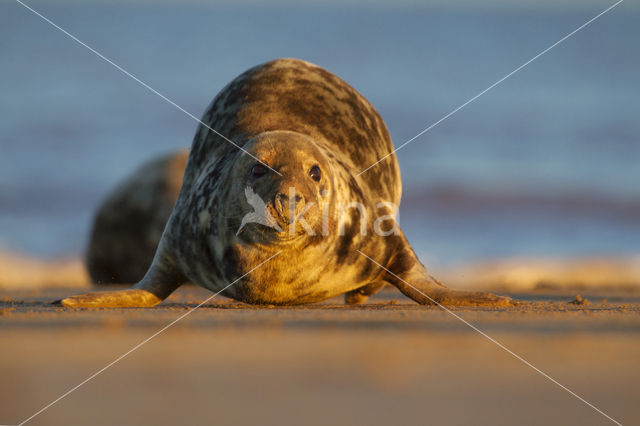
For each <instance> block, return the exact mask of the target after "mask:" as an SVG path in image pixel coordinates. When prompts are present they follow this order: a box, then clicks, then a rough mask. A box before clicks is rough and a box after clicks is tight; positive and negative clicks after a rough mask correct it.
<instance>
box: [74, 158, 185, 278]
mask: <svg viewBox="0 0 640 426" xmlns="http://www.w3.org/2000/svg"><path fill="white" fill-rule="evenodd" d="M188 155H189V152H188V151H187V150H183V151H179V152H175V153H171V154H168V155H164V156H162V157H160V158H157V159H154V160H152V161H150V162H148V163H146V164H144V165H143V166H141V167H140V168H139V169H137V170H136V171H135V172H134V173H132V174H131V175H130V176H127V177H126V178H125V179H124V180H123V181H122V182H120V183H119V184H118V185H117V186H116V188H114V190H113V191H111V193H109V195H108V196H107V197H106V198H105V200H104V201H103V202H102V203H101V205H100V207H99V208H98V211H97V213H96V215H95V218H94V222H93V226H92V229H91V235H90V237H89V244H88V247H87V252H86V266H87V270H88V272H89V275H90V277H91V280H92V281H93V282H94V283H97V284H125V283H128V284H133V283H137V282H138V281H140V280H141V279H142V277H144V274H145V273H146V272H147V269H149V266H151V262H152V261H153V256H154V255H155V253H156V249H157V248H158V243H159V242H160V238H161V237H162V231H163V230H164V228H165V225H166V224H167V221H168V220H169V217H170V216H171V212H172V211H173V206H174V205H175V202H176V199H177V198H178V194H179V193H180V187H181V186H182V178H183V176H184V168H185V165H186V163H187V157H188Z"/></svg>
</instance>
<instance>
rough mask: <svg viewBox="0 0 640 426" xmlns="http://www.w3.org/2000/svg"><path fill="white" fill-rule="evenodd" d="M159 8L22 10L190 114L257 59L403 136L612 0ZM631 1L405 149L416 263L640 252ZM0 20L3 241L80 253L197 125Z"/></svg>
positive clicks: (638, 57)
mask: <svg viewBox="0 0 640 426" xmlns="http://www.w3.org/2000/svg"><path fill="white" fill-rule="evenodd" d="M160 3H161V4H162V6H163V7H156V6H158V4H157V3H156V2H153V4H151V3H150V2H148V1H147V0H137V1H135V2H132V3H130V2H126V3H125V2H102V1H98V2H92V3H90V4H87V3H84V2H83V3H81V4H80V3H78V2H76V1H71V0H64V1H63V0H58V1H54V2H42V1H35V2H28V3H27V4H29V5H31V6H33V7H34V8H35V9H36V10H38V11H39V12H40V13H42V14H43V15H45V16H46V17H48V18H49V19H51V20H52V21H54V22H55V23H57V24H59V25H60V26H62V27H63V28H64V29H66V30H68V31H69V32H70V33H72V34H74V35H75V36H77V37H78V38H79V39H80V40H82V41H84V42H86V43H87V44H89V45H90V46H92V47H93V48H95V49H96V50H98V51H99V52H101V53H103V54H104V55H105V56H107V57H108V58H110V59H112V60H113V61H114V62H115V63H117V64H118V65H121V66H122V67H123V68H124V69H126V70H128V71H130V72H131V73H132V74H134V75H136V76H137V77H138V78H140V79H141V80H142V81H144V82H146V83H148V84H149V85H150V86H151V87H153V88H155V89H157V90H158V91H159V92H161V93H162V94H164V95H166V96H167V97H168V98H170V99H171V100H173V101H174V102H176V103H177V104H178V105H180V106H182V107H184V108H185V109H186V110H188V111H189V112H191V113H193V114H194V115H195V116H197V117H200V116H201V114H202V112H203V111H204V109H205V108H206V106H207V105H208V103H209V102H210V101H211V99H213V97H214V96H215V94H216V93H217V92H218V91H219V90H220V89H221V88H222V87H223V86H224V85H225V84H226V83H227V82H228V81H230V80H231V79H233V78H234V77H235V76H237V75H238V74H240V73H241V72H243V71H244V70H245V69H247V68H249V67H251V66H254V65H256V64H259V63H262V62H265V61H267V60H270V59H274V58H276V57H299V58H300V59H305V60H308V61H311V62H314V63H316V64H318V65H320V66H322V67H324V68H327V69H328V70H330V71H331V72H333V73H334V74H336V75H338V76H340V77H341V78H343V79H344V80H346V81H347V82H348V83H350V84H351V85H352V86H354V87H355V88H356V89H357V90H359V91H360V92H361V93H362V94H363V95H364V96H365V97H367V98H368V99H369V100H370V101H371V103H372V104H373V105H374V106H375V107H376V108H378V110H379V111H380V113H381V115H382V117H383V118H384V120H385V121H386V123H387V126H388V128H389V131H390V133H391V136H392V138H393V140H394V144H395V146H396V147H397V146H399V145H401V144H402V143H403V142H404V141H406V140H408V139H410V138H411V137H413V136H414V135H416V134H417V133H418V132H420V131H421V130H422V129H424V128H426V127H428V126H429V125H431V124H432V123H434V122H436V121H437V120H439V119H440V118H441V117H443V116H444V115H446V114H447V113H449V112H450V111H451V110H453V109H454V108H456V107H457V106H459V105H461V104H463V103H464V102H466V101H467V100H468V99H470V98H472V97H473V96H475V95H476V94H478V93H479V92H480V91H482V90H484V89H485V88H487V87H488V86H490V85H491V84H493V83H494V82H495V81H497V80H498V79H500V78H502V77H503V76H505V75H506V74H508V73H510V72H511V71H513V70H514V69H515V68H517V67H518V66H520V65H521V64H522V63H524V62H525V61H527V60H529V59H530V58H532V57H533V56H535V55H536V54H538V53H539V52H541V51H542V50H544V49H545V48H547V47H548V46H549V45H551V44H553V43H555V42H556V41H558V40H559V39H560V38H562V37H564V36H565V35H566V34H568V33H569V32H571V31H573V30H574V29H575V28H577V27H579V26H580V25H582V24H584V23H585V22H586V21H587V20H589V19H591V18H593V17H594V16H595V15H597V14H598V13H600V12H601V11H602V10H604V9H605V8H607V7H608V6H610V5H612V4H613V2H610V3H609V2H600V1H588V2H577V1H571V2H552V1H550V0H548V1H543V2H533V1H529V0H528V1H525V2H516V3H514V2H506V1H499V0H495V1H490V2H486V3H482V4H481V5H480V4H477V3H475V2H469V1H462V0H457V1H453V2H445V1H435V2H428V4H419V5H418V4H416V2H412V1H403V2H401V4H402V7H401V8H392V7H390V6H387V5H386V4H384V3H383V2H373V3H371V2H362V1H356V0H351V1H349V2H347V3H348V7H342V6H340V5H338V3H337V1H336V2H330V3H324V4H323V5H318V4H314V5H313V6H309V5H307V4H305V5H301V4H297V3H296V5H295V6H294V5H293V4H292V2H289V1H278V2H275V3H272V4H270V5H269V6H265V5H263V4H262V3H260V4H257V3H255V2H252V1H243V2H240V3H235V2H229V1H225V2H222V6H220V4H216V5H208V4H207V5H205V4H203V3H201V2H200V1H199V0H190V1H188V2H180V3H177V2H173V1H162V2H160ZM340 4H342V2H341V3H340ZM164 6H171V7H164ZM637 10H638V9H637V5H634V4H633V3H632V2H624V3H622V4H621V5H619V6H618V7H616V8H615V9H613V10H611V11H610V12H609V13H607V14H605V15H604V16H602V17H601V18H600V19H598V20H597V21H595V22H594V23H592V24H591V25H590V26H588V27H586V28H585V29H583V30H582V31H580V32H579V33H577V34H575V35H574V36H573V37H571V38H570V39H568V40H566V41H565V42H564V43H562V44H560V45H558V46H557V47H556V48H554V49H553V50H551V51H549V52H548V53H547V54H545V55H543V56H542V57H540V58H539V59H537V60H536V61H534V62H533V63H531V64H530V65H529V66H527V67H526V68H524V69H522V70H521V71H520V72H518V73H516V74H515V75H513V76H512V77H510V78H509V79H507V80H506V81H504V82H503V83H502V84H500V85H498V86H497V87H495V88H494V89H492V90H491V91H489V92H487V93H486V94H484V95H483V96H481V97H480V98H478V99H477V100H476V101H475V102H473V103H471V104H469V105H468V106H467V107H465V108H464V109H462V110H460V111H459V112H458V113H456V114H455V115H453V116H451V117H450V118H449V119H447V120H446V121H444V122H442V123H440V124H439V125H438V126H436V127H435V128H433V129H432V130H431V131H429V132H427V133H426V134H425V135H423V136H421V137H420V138H418V139H417V140H415V141H414V142H413V143H411V144H409V145H408V146H406V147H405V148H403V149H401V150H400V151H399V152H398V159H399V161H400V166H401V170H402V176H403V202H402V205H401V211H400V224H401V226H402V228H403V229H404V231H405V233H406V234H407V235H408V237H409V239H410V241H411V242H412V244H413V246H414V248H415V249H416V251H417V252H418V254H419V255H420V256H421V258H422V260H423V261H424V262H425V263H427V264H450V263H455V262H466V261H478V260H482V259H494V258H504V257H514V256H550V257H553V256H558V257H576V256H592V255H603V256H617V255H636V254H639V253H640V186H639V185H638V183H637V182H640V167H638V160H639V159H640V123H639V122H638V119H637V117H638V113H639V112H640V104H639V102H638V100H639V99H638V93H639V92H638V88H639V85H638V83H640V77H638V72H637V70H638V66H639V65H640V52H639V50H638V48H637V43H638V40H640V27H638V25H637V18H638V14H637ZM0 34H1V35H2V37H1V38H0V58H2V61H1V64H2V67H0V89H1V90H2V93H3V94H4V96H3V97H2V98H0V117H2V118H1V119H0V153H1V154H0V249H5V250H11V251H17V252H23V253H26V254H30V255H37V256H45V257H55V256H77V255H81V254H82V252H83V250H84V246H85V245H86V240H87V238H88V234H89V228H90V224H91V220H92V215H93V213H94V212H95V210H96V209H97V207H98V204H99V202H100V201H101V200H102V199H103V198H104V197H105V196H106V194H107V193H108V192H109V191H110V190H111V189H112V188H113V187H114V185H115V184H117V182H119V181H120V180H122V179H123V178H124V177H125V176H126V175H128V174H129V173H131V172H133V171H134V170H135V169H136V168H137V167H139V166H140V165H142V163H143V162H145V161H148V160H150V159H152V158H154V157H156V156H158V155H160V154H163V153H166V152H170V151H172V150H177V149H181V148H185V147H188V146H189V145H190V143H191V139H192V137H193V134H194V132H195V129H196V126H197V123H196V122H195V121H194V120H192V119H191V118H189V117H188V116H186V115H185V114H184V113H182V112H180V111H178V110H177V109H175V108H174V107H172V106H171V105H168V104H167V103H166V102H165V101H163V100H162V99H160V98H159V97H157V96H156V95H154V94H152V93H150V92H149V91H147V90H146V89H144V88H143V87H141V86H140V85H139V84H138V83H136V82H134V81H133V80H131V79H130V78H128V77H126V76H124V75H123V74H121V73H120V72H119V71H117V70H116V69H114V68H113V67H112V66H111V65H109V64H107V63H105V62H104V61H102V60H101V59H99V58H97V57H96V56H95V55H94V54H92V53H91V52H89V51H88V50H86V49H85V48H83V47H81V46H79V45H78V44H77V43H75V42H74V41H73V40H71V39H69V38H68V37H67V36H65V35H64V34H62V33H60V32H59V31H58V30H56V29H54V28H53V27H51V26H50V25H49V24H47V23H46V22H44V21H42V20H41V19H40V18H39V17H37V16H35V15H34V14H32V13H31V12H29V11H28V10H26V9H25V8H23V7H22V6H20V5H19V4H18V3H15V2H4V3H2V4H1V5H0Z"/></svg>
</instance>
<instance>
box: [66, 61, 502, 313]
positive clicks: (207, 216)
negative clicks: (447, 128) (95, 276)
mask: <svg viewBox="0 0 640 426" xmlns="http://www.w3.org/2000/svg"><path fill="white" fill-rule="evenodd" d="M202 120H203V122H204V123H206V124H207V125H208V126H209V127H211V128H214V129H216V130H217V131H219V132H220V133H221V134H224V135H225V136H227V137H228V138H230V139H231V140H233V141H234V142H235V143H236V144H238V145H239V146H241V147H242V148H243V149H244V150H246V151H248V152H249V153H250V154H251V155H248V154H247V153H246V152H243V151H241V150H239V149H238V148H237V147H234V146H233V145H232V144H230V143H229V142H227V141H225V140H224V139H223V138H221V137H220V136H219V135H217V134H216V133H214V132H212V131H211V130H209V129H208V128H207V127H205V126H202V125H201V126H200V127H199V129H198V131H197V132H196V135H195V138H194V141H193V145H192V150H191V153H190V155H189V160H188V163H187V168H186V172H185V176H184V182H183V186H182V190H181V192H180V195H179V197H178V201H177V202H176V206H175V208H174V210H173V213H172V215H171V218H170V219H169V222H168V224H167V227H166V229H165V232H164V234H163V237H162V240H161V242H160V245H159V247H158V250H157V252H156V256H155V259H154V262H153V265H152V266H151V268H150V269H149V271H148V273H147V275H146V276H145V278H144V279H143V280H142V281H141V282H140V283H139V284H138V285H136V286H135V287H134V289H137V290H143V291H147V292H149V293H151V294H152V295H154V296H157V299H158V300H161V299H163V298H164V297H166V295H168V294H169V293H170V292H171V291H173V289H175V288H177V287H178V286H179V285H181V284H182V283H183V282H185V281H191V282H193V283H195V284H198V285H200V286H203V287H206V288H208V289H210V290H212V291H220V290H222V289H223V288H224V287H225V286H227V285H228V284H229V283H231V282H233V281H235V280H237V279H238V278H239V277H241V276H243V275H244V274H247V273H248V272H249V271H250V270H252V268H254V267H256V266H257V265H259V264H261V263H262V262H264V261H266V260H267V259H269V258H270V257H271V256H273V255H274V254H276V253H280V254H278V255H277V256H276V257H275V258H273V259H271V260H270V261H268V262H267V263H265V264H264V265H263V266H261V267H260V268H258V269H256V270H254V271H252V272H250V273H248V274H247V275H246V276H245V277H244V278H242V279H240V280H239V281H238V282H237V283H235V284H234V285H233V286H231V287H229V288H228V289H226V290H224V292H223V294H224V295H225V296H228V297H232V298H234V299H236V300H240V301H244V302H247V303H258V304H300V303H311V302H316V301H320V300H324V299H328V298H331V297H334V296H337V295H339V294H343V293H348V297H347V299H346V300H347V302H353V303H356V302H361V301H363V300H364V298H366V296H367V295H369V294H372V293H374V292H375V291H377V289H378V288H380V287H381V286H382V285H384V283H390V284H393V285H395V286H396V287H398V288H399V289H400V290H401V291H402V292H403V293H404V294H406V295H407V296H409V297H411V298H412V299H414V300H416V301H418V302H419V303H433V301H442V302H446V303H452V304H505V303H508V301H507V299H504V298H499V297H497V296H493V295H488V294H484V293H467V292H456V291H454V290H450V289H447V288H446V287H444V286H442V285H441V284H440V283H438V282H437V281H436V280H434V279H433V278H432V277H430V276H429V275H428V274H427V272H426V270H425V268H424V266H423V265H422V264H421V263H420V262H419V261H418V259H417V257H416V255H415V253H414V252H413V250H412V249H411V247H410V245H409V243H408V242H407V240H406V239H405V237H404V235H402V232H400V231H399V230H398V231H397V232H396V233H394V234H392V235H390V236H386V237H382V236H378V235H376V233H375V232H374V229H373V226H374V219H375V218H376V217H379V216H380V215H381V214H389V215H393V214H395V212H392V211H390V210H389V208H388V207H387V206H380V205H379V204H378V203H380V202H386V203H392V204H394V205H398V204H399V202H400V195H401V180H400V170H399V167H398V162H397V159H396V156H395V155H391V156H389V157H388V158H386V159H385V160H384V161H382V162H381V163H379V164H378V165H376V166H375V167H374V168H372V169H371V170H369V171H367V173H364V174H362V175H358V173H359V172H360V171H361V170H363V169H365V168H366V167H368V166H369V165H370V164H372V163H374V162H375V161H377V160H378V159H379V158H381V157H383V156H384V155H386V154H387V153H389V152H391V151H392V150H393V144H392V142H391V138H390V137H389V133H388V131H387V129H386V126H385V124H384V122H383V121H382V118H381V117H380V115H379V114H378V112H377V111H376V109H375V108H374V107H373V106H372V105H371V104H370V103H369V102H368V101H367V100H366V99H365V98H364V97H363V96H362V95H361V94H359V93H358V92H357V91H356V90H355V89H353V88H352V87H351V86H349V85H348V84H347V83H345V82H344V81H343V80H341V79H340V78H338V77H336V76H335V75H333V74H331V73H330V72H328V71H326V70H324V69H322V68H320V67H318V66H315V65H313V64H310V63H308V62H304V61H300V60H296V59H279V60H275V61H272V62H268V63H266V64H263V65H259V66H257V67H254V68H252V69H250V70H248V71H246V72H245V73H243V74H241V75H240V76H239V77H237V78H236V79H235V80H233V81H232V82H231V83H229V84H228V85H227V86H226V87H225V88H224V89H223V90H222V91H221V92H220V93H219V94H218V95H217V96H216V98H215V99H214V100H213V102H212V103H211V105H210V106H209V108H208V109H207V112H206V113H205V114H204V116H203V119H202ZM254 157H256V158H258V159H259V160H260V161H261V162H263V163H265V164H267V165H268V166H269V167H271V168H273V169H275V170H277V171H278V172H279V173H280V175H278V174H276V173H274V172H269V173H267V174H266V175H265V176H262V177H259V178H256V177H255V176H253V175H252V174H251V173H250V170H251V167H252V165H254V164H255V163H256V160H255V159H254ZM313 165H319V167H320V169H321V170H322V171H323V176H322V179H321V180H320V181H318V182H316V181H314V180H312V179H310V177H309V175H308V171H309V168H310V167H312V166H313ZM246 186H250V187H251V188H253V190H254V191H255V192H256V193H257V194H259V195H260V196H261V197H262V198H263V199H264V200H265V201H271V200H274V199H275V198H274V197H276V198H277V197H278V194H286V193H287V188H289V187H291V186H293V187H295V188H296V191H297V192H298V193H299V194H301V196H302V198H301V199H302V200H303V202H305V203H307V204H311V203H312V205H311V207H310V208H309V210H308V212H307V214H306V215H305V217H304V218H305V219H306V220H307V222H308V223H309V226H310V227H311V228H313V230H314V231H316V235H315V236H312V235H309V234H307V233H305V232H302V230H301V229H298V228H294V229H293V231H292V232H289V231H290V229H289V228H288V224H287V223H286V221H281V225H282V226H283V227H284V228H285V231H286V232H283V233H276V232H274V231H273V230H270V229H267V228H265V227H264V226H262V225H255V224H252V225H251V226H248V227H247V228H246V229H245V230H243V231H242V232H240V233H238V234H237V235H236V233H237V230H238V229H239V227H240V224H241V219H242V217H243V216H244V214H246V213H247V211H250V208H249V206H248V205H247V203H246V200H245V198H244V188H245V187H246ZM350 203H360V204H361V205H364V206H366V207H367V209H366V212H365V216H363V215H362V213H361V212H360V211H359V210H357V209H349V210H347V211H346V212H345V214H344V215H342V214H340V213H341V210H340V208H341V206H345V205H349V204H350ZM277 205H278V204H277V203H271V204H270V208H271V209H273V210H272V211H273V213H274V214H276V216H277V215H278V211H277ZM323 212H328V216H329V224H330V228H331V229H330V230H329V233H328V235H322V230H321V229H320V228H321V226H322V214H323ZM280 219H282V217H280ZM296 226H298V225H296ZM361 226H364V227H365V231H366V235H362V232H361V231H362V229H361ZM338 229H341V230H343V232H342V235H341V234H340V233H339V232H338ZM359 251H360V252H362V253H364V254H366V255H367V256H370V257H371V258H372V259H375V260H376V262H379V263H380V264H382V265H384V266H385V267H386V268H388V269H389V270H391V271H392V272H393V274H389V273H388V272H386V271H385V270H384V269H382V268H380V267H379V266H377V265H376V264H375V263H373V262H371V261H370V260H369V259H367V258H366V257H365V256H363V255H362V254H361V253H359ZM407 283H410V285H407ZM118 294H121V295H122V296H121V297H122V298H127V297H128V296H127V295H126V294H125V293H119V292H115V293H113V294H112V295H111V296H109V297H112V298H115V299H118V297H119V296H118ZM137 297H138V298H137V299H136V300H137V301H136V302H132V305H133V306H140V302H139V299H140V298H139V296H137ZM97 299H98V296H93V294H92V293H90V294H87V295H81V296H74V297H72V298H68V299H64V300H63V304H65V305H69V306H92V305H93V306H95V305H98V306H107V305H109V303H106V302H105V301H104V300H105V297H104V296H101V297H100V299H99V300H100V302H97V303H92V301H94V300H97ZM150 300H152V298H150ZM112 304H113V303H112ZM151 304H153V303H151V302H149V305H151ZM118 306H121V305H118Z"/></svg>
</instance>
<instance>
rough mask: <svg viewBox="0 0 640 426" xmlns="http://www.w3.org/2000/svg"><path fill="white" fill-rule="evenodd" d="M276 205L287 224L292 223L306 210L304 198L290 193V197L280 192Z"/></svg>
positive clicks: (276, 198) (275, 201) (293, 192)
mask: <svg viewBox="0 0 640 426" xmlns="http://www.w3.org/2000/svg"><path fill="white" fill-rule="evenodd" d="M274 204H275V207H276V209H277V210H278V213H280V216H281V217H282V218H283V219H284V220H285V221H286V222H287V223H292V222H293V221H294V220H295V219H296V218H297V217H298V215H299V214H300V212H301V211H302V209H303V208H304V204H305V202H304V197H302V196H300V195H298V194H296V193H295V191H294V190H292V191H289V195H287V194H285V193H283V192H279V193H278V194H276V197H275V200H274Z"/></svg>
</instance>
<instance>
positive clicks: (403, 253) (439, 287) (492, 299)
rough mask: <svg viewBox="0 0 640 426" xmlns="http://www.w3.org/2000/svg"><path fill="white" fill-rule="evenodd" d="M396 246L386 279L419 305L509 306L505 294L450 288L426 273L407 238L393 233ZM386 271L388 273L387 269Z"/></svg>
mask: <svg viewBox="0 0 640 426" xmlns="http://www.w3.org/2000/svg"><path fill="white" fill-rule="evenodd" d="M395 238H398V239H399V240H398V241H397V242H398V244H397V247H398V248H397V250H396V252H395V253H394V254H393V256H392V257H391V259H390V261H389V264H388V266H387V269H388V271H387V276H386V277H385V280H387V281H388V282H389V283H390V284H392V285H394V286H395V287H396V288H398V290H400V291H401V292H402V293H403V294H404V295H405V296H407V297H409V298H411V299H413V300H415V301H416V302H418V303H420V304H421V305H448V306H453V305H456V306H513V305H514V303H513V302H512V301H511V298H509V297H503V296H497V295H494V294H490V293H484V292H481V291H462V290H453V289H450V288H447V287H445V286H444V285H443V284H442V283H441V282H440V281H438V280H437V279H435V278H434V277H432V276H431V275H429V274H428V273H427V270H426V268H425V267H424V265H423V264H422V263H420V261H419V260H418V257H417V256H416V254H415V252H414V251H413V249H412V248H411V246H410V245H409V242H408V241H407V239H406V238H405V237H404V235H402V234H400V235H399V236H396V237H395ZM389 271H390V272H391V273H389Z"/></svg>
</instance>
